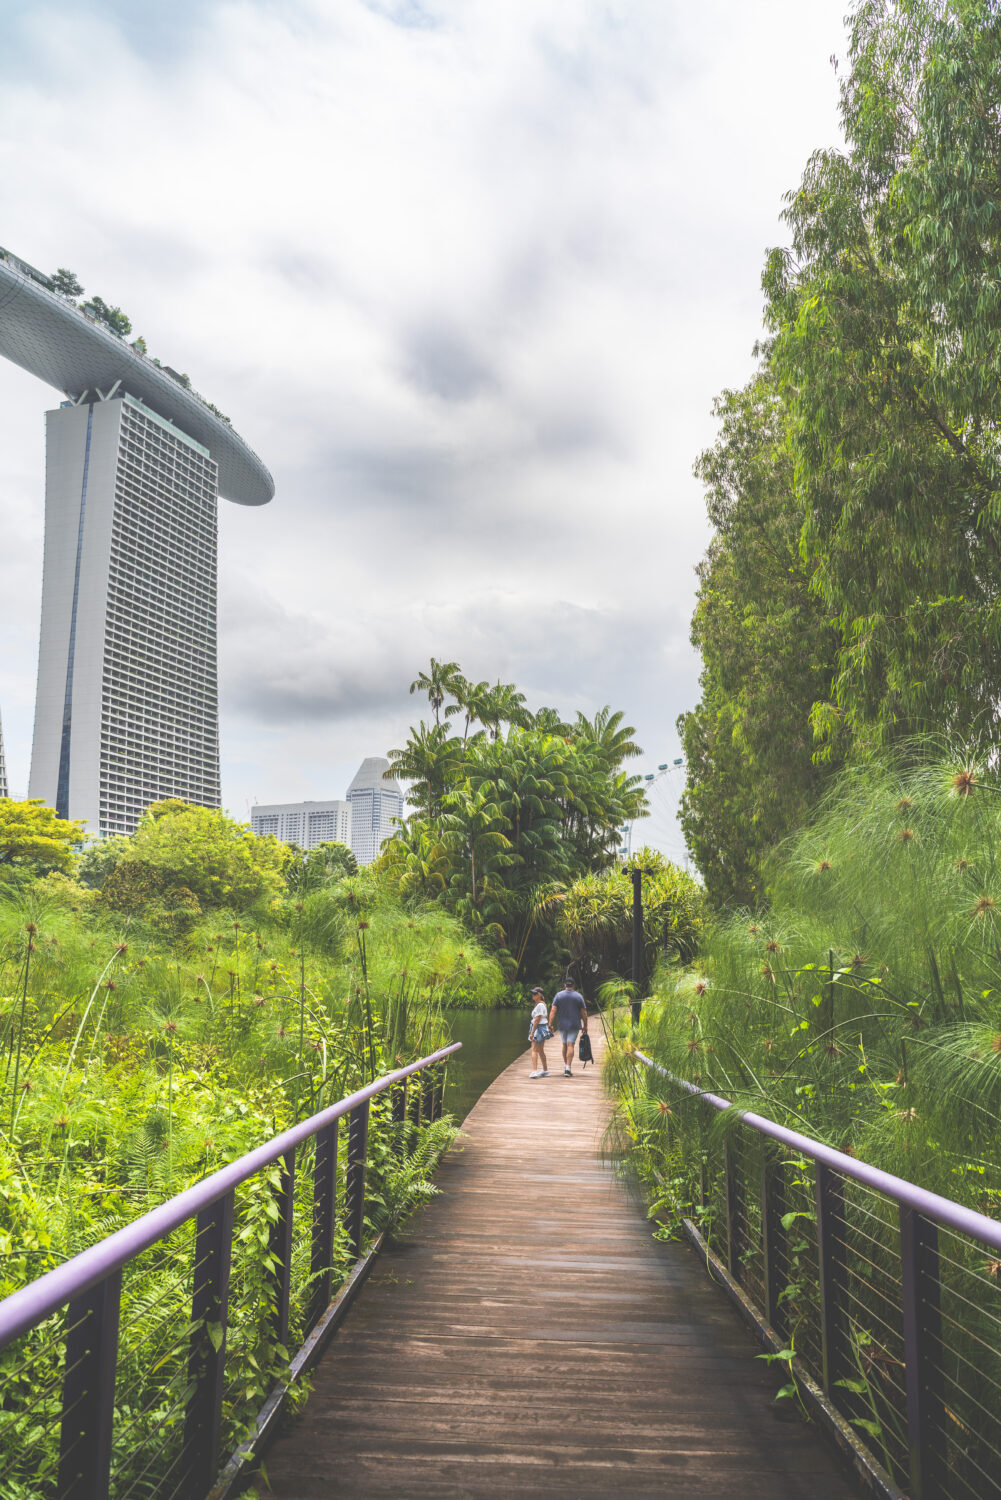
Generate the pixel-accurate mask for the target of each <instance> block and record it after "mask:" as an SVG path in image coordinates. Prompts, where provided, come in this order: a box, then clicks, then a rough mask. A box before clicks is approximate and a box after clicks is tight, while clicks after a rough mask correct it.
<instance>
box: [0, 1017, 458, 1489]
mask: <svg viewBox="0 0 1001 1500" xmlns="http://www.w3.org/2000/svg"><path fill="white" fill-rule="evenodd" d="M460 1046H461V1043H459V1042H456V1043H453V1044H452V1045H451V1046H449V1047H444V1048H442V1049H441V1050H440V1051H437V1052H434V1053H432V1054H430V1056H428V1057H423V1058H421V1059H420V1060H419V1061H418V1062H415V1063H411V1064H410V1065H409V1066H408V1067H404V1068H398V1069H397V1070H396V1071H395V1072H392V1073H389V1074H386V1075H385V1076H384V1077H382V1078H378V1079H376V1080H375V1081H374V1082H373V1083H370V1084H369V1085H368V1086H367V1087H366V1088H363V1089H359V1090H358V1091H357V1092H356V1093H353V1094H351V1095H349V1096H348V1097H347V1098H345V1099H341V1100H340V1101H339V1103H337V1104H334V1105H331V1106H330V1107H328V1108H327V1109H324V1110H321V1111H320V1112H319V1113H318V1114H316V1115H313V1116H312V1117H311V1118H310V1119H308V1120H304V1121H302V1122H301V1123H300V1124H298V1125H295V1126H293V1127H292V1128H291V1129H290V1130H286V1131H284V1132H283V1133H282V1134H281V1135H279V1136H276V1137H275V1138H274V1139H273V1140H271V1141H269V1142H268V1143H267V1144H266V1145H263V1146H260V1147H258V1148H257V1149H256V1150H254V1151H251V1152H249V1153H248V1154H247V1155H245V1156H242V1157H240V1158H239V1160H237V1161H234V1162H232V1163H230V1165H229V1166H226V1167H223V1168H222V1169H221V1170H219V1171H217V1172H214V1173H213V1174H212V1175H211V1176H210V1177H207V1178H205V1180H204V1181H202V1182H199V1183H197V1184H196V1185H195V1186H194V1187H190V1188H188V1189H187V1190H186V1191H184V1192H182V1193H180V1194H178V1195H177V1196H176V1197H173V1198H170V1199H169V1200H168V1201H167V1202H165V1203H163V1204H161V1205H160V1206H159V1207H158V1208H155V1209H153V1210H152V1211H151V1212H149V1213H147V1214H144V1215H143V1216H142V1217H141V1218H139V1219H136V1220H135V1221H134V1222H133V1223H131V1224H128V1225H126V1226H125V1227H124V1228H122V1229H119V1230H118V1231H117V1232H116V1233H114V1234H111V1235H109V1236H108V1237H107V1238H106V1239H102V1240H100V1241H99V1242H98V1243H97V1244H95V1245H93V1246H92V1247H91V1248H90V1249H87V1250H84V1251H83V1252H82V1253H81V1254H79V1255H76V1256H74V1257H73V1258H72V1259H71V1260H68V1261H67V1262H65V1264H63V1265H61V1266H58V1267H56V1269H54V1270H52V1271H49V1272H48V1273H47V1274H46V1275H44V1276H41V1277H39V1278H38V1280H36V1281H33V1282H30V1283H29V1284H28V1285H27V1286H24V1287H22V1288H21V1289H20V1290H19V1291H17V1292H15V1293H13V1295H12V1296H10V1297H7V1298H6V1299H5V1300H4V1301H2V1302H0V1500H7V1497H8V1496H11V1497H17V1500H24V1497H27V1496H29V1495H30V1496H31V1497H32V1500H36V1497H38V1500H50V1497H51V1500H108V1497H109V1496H114V1497H116V1500H126V1497H135V1500H204V1497H205V1496H206V1495H207V1494H208V1492H209V1490H210V1489H211V1487H212V1485H213V1483H214V1482H215V1481H216V1480H217V1476H218V1475H219V1471H220V1467H221V1459H222V1455H223V1454H224V1453H227V1452H230V1451H231V1450H232V1448H234V1447H236V1446H237V1445H238V1444H239V1443H240V1442H241V1440H246V1439H247V1437H248V1435H249V1434H250V1433H252V1432H253V1431H254V1430H255V1423H256V1426H257V1429H258V1430H260V1425H261V1424H260V1420H259V1418H260V1413H261V1411H262V1410H263V1409H264V1408H265V1407H267V1405H268V1402H269V1399H270V1401H271V1404H272V1405H273V1404H274V1394H273V1393H274V1391H275V1390H276V1389H281V1390H282V1391H284V1389H285V1387H284V1385H283V1384H282V1382H283V1381H284V1380H286V1379H287V1378H288V1371H289V1368H290V1366H292V1367H293V1369H294V1368H295V1367H296V1365H297V1362H298V1364H299V1365H300V1366H302V1364H303V1351H304V1350H306V1349H307V1348H308V1347H309V1345H310V1343H311V1342H314V1343H315V1340H316V1338H317V1336H318V1330H320V1329H321V1328H322V1327H323V1325H324V1323H325V1322H326V1321H329V1313H330V1307H331V1294H332V1290H333V1288H334V1285H335V1277H336V1276H338V1275H339V1273H343V1274H347V1273H348V1272H349V1270H350V1267H351V1266H352V1265H355V1266H356V1268H357V1267H359V1263H360V1261H361V1257H362V1256H363V1252H364V1249H365V1241H366V1225H367V1222H368V1221H367V1210H369V1211H370V1213H371V1216H372V1218H373V1219H374V1220H375V1221H376V1222H375V1226H374V1227H375V1228H376V1229H378V1227H379V1223H378V1218H379V1214H380V1212H381V1213H382V1215H383V1218H385V1215H386V1213H387V1212H388V1210H387V1207H386V1204H385V1200H384V1194H385V1191H386V1186H385V1185H386V1183H387V1182H388V1181H390V1180H391V1178H392V1164H393V1163H396V1164H397V1165H399V1163H400V1162H401V1161H406V1160H409V1161H411V1163H413V1157H412V1156H411V1157H409V1158H408V1157H407V1152H408V1148H409V1145H410V1142H411V1140H412V1139H413V1140H414V1142H415V1143H416V1145H419V1142H420V1140H421V1139H422V1137H421V1135H420V1133H419V1132H420V1129H421V1127H423V1126H426V1125H430V1124H431V1123H433V1122H434V1121H435V1120H436V1119H437V1118H438V1117H439V1116H440V1114H441V1112H442V1108H443V1095H444V1069H445V1060H446V1059H447V1058H448V1057H449V1056H450V1055H451V1054H452V1053H454V1052H456V1051H457V1050H458V1049H459V1047H460ZM416 1075H420V1076H419V1077H417V1076H416ZM415 1083H416V1085H417V1086H416V1087H415V1086H414V1084H415ZM380 1096H384V1097H380ZM373 1101H377V1104H376V1107H375V1109H373ZM370 1117H372V1118H373V1119H374V1127H373V1130H374V1134H373V1136H372V1137H371V1138H370V1129H369V1127H370ZM345 1118H346V1119H347V1121H348V1128H347V1141H346V1143H345V1142H344V1141H342V1140H339V1125H340V1121H341V1120H342V1119H345ZM424 1139H426V1137H424ZM415 1149H416V1146H415ZM418 1169H419V1163H418V1164H417V1166H416V1167H415V1170H418ZM370 1172H371V1174H372V1179H373V1182H374V1184H375V1186H374V1188H372V1187H371V1184H370V1190H369V1192H368V1194H367V1192H366V1183H367V1179H368V1177H369V1174H370ZM339 1184H340V1187H341V1197H342V1199H343V1211H342V1213H341V1214H340V1215H338V1212H337V1201H338V1185H339ZM293 1335H294V1339H295V1342H296V1345H297V1347H298V1350H299V1353H298V1354H297V1355H295V1356H293V1358H292V1359H291V1360H290V1359H289V1353H288V1346H289V1344H290V1342H292V1337H293Z"/></svg>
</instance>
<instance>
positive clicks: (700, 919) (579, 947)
mask: <svg viewBox="0 0 1001 1500" xmlns="http://www.w3.org/2000/svg"><path fill="white" fill-rule="evenodd" d="M633 868H637V869H643V870H645V871H647V872H648V873H647V874H646V876H645V877H644V879H643V882H642V884H641V887H640V892H641V901H642V907H643V937H644V943H645V959H646V968H647V971H648V972H650V971H651V970H652V969H653V968H654V966H655V964H656V963H657V962H658V961H659V960H661V959H664V958H666V959H667V960H668V961H672V962H677V961H679V960H680V961H681V962H682V963H690V962H691V960H692V959H693V958H694V956H695V953H696V950H697V948H698V943H699V937H700V935H701V933H702V930H703V927H704V925H705V894H704V892H703V890H702V887H701V886H700V885H699V884H698V883H697V882H696V881H695V880H694V879H693V878H692V877H691V876H690V875H688V874H686V872H685V871H684V870H681V869H679V868H678V866H677V865H672V864H671V863H670V862H669V861H668V860H666V859H665V858H664V857H663V855H661V854H658V853H657V852H656V850H653V849H641V850H640V851H639V852H638V853H637V854H635V855H633V857H632V858H631V859H630V860H629V862H628V864H627V865H625V866H621V865H619V866H616V867H614V868H613V869H611V870H605V871H602V872H600V873H598V874H593V875H584V876H582V877H581V878H580V879H579V880H575V881H573V882H572V883H571V884H570V885H568V886H567V887H566V888H565V889H564V890H561V891H558V892H556V893H554V894H553V895H552V896H551V897H550V898H549V899H548V901H547V902H546V904H545V908H544V910H543V912H542V913H540V916H542V917H543V919H544V920H548V921H550V922H551V923H552V924H553V926H554V927H555V929H556V931H557V932H558V934H559V936H560V938H561V939H562V941H563V942H564V944H565V945H566V948H567V951H568V952H569V955H570V967H571V970H572V972H573V974H574V975H575V977H576V978H577V979H578V981H579V983H580V984H581V985H582V986H583V990H584V993H585V995H586V996H587V997H588V998H590V997H591V996H592V995H593V994H594V993H595V991H596V989H597V987H598V986H599V985H601V984H603V983H605V982H606V981H608V980H609V979H611V978H612V977H613V976H615V975H618V974H624V973H628V972H629V968H630V964H631V961H632V953H631V944H632V925H633V917H632V906H633V894H632V892H633V887H632V880H631V878H630V870H631V869H633Z"/></svg>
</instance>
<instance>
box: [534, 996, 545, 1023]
mask: <svg viewBox="0 0 1001 1500" xmlns="http://www.w3.org/2000/svg"><path fill="white" fill-rule="evenodd" d="M547 1014H548V1012H547V1010H546V1007H545V1005H544V1004H543V1003H542V1001H541V1000H540V1001H539V1003H538V1005H537V1006H536V1007H535V1009H534V1010H533V1011H532V1020H533V1021H534V1020H535V1018H536V1016H546V1015H547Z"/></svg>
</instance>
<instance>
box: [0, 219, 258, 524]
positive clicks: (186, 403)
mask: <svg viewBox="0 0 1001 1500" xmlns="http://www.w3.org/2000/svg"><path fill="white" fill-rule="evenodd" d="M65 274H66V273H57V276H56V277H55V278H54V277H51V276H47V275H45V273H44V272H42V271H39V270H36V268H35V267H34V266H32V265H29V263H28V262H27V261H24V260H20V259H19V258H18V257H17V256H15V255H13V254H12V253H11V252H10V251H8V250H4V249H3V248H2V247H0V356H2V357H3V358H6V359H9V360H11V362H12V363H13V364H16V365H20V366H21V368H22V369H23V370H28V371H29V372H30V373H31V374H32V375H37V376H38V378H39V379H40V380H44V381H45V382H46V383H47V384H49V385H51V386H54V387H55V388H56V389H57V390H59V391H62V392H63V394H64V395H65V396H67V397H68V398H69V400H71V401H73V402H74V403H83V402H84V401H85V399H86V398H87V397H88V395H89V396H90V397H91V398H92V399H93V398H94V397H97V398H98V399H105V398H106V397H107V396H108V395H109V394H110V393H111V392H112V391H116V392H118V393H121V392H122V391H127V392H128V394H129V395H130V396H133V397H135V398H136V399H137V400H139V401H141V402H142V403H143V404H144V405H146V406H149V407H150V408H152V410H153V411H154V412H156V413H157V414H158V415H159V416H161V417H164V418H166V420H167V421H169V422H172V423H174V424H175V425H176V426H178V427H179V428H180V429H181V430H182V432H185V433H187V434H188V436H189V437H192V438H194V439H195V440H196V441H197V442H199V443H201V444H202V445H203V446H204V447H206V448H207V449H208V450H209V453H210V454H211V456H212V458H213V459H214V461H215V462H216V464H217V465H218V468H219V493H220V495H221V496H222V497H223V499H225V500H231V501H234V502H235V503H236V504H238V505H266V504H267V502H268V501H269V500H270V499H271V498H272V497H273V495H274V492H275V487H274V481H273V479H272V478H271V475H270V474H269V472H268V470H267V469H266V468H265V466H264V465H263V464H262V463H261V461H260V459H259V458H258V457H257V454H256V453H254V451H253V449H251V448H250V446H249V445H248V444H247V443H246V442H244V440H243V438H241V437H240V436H239V434H238V433H236V432H234V430H233V427H232V425H231V423H230V421H229V418H228V417H226V416H224V415H223V413H222V412H220V411H219V410H218V408H217V407H215V406H213V405H212V403H211V402H209V401H206V399H205V398H204V396H200V395H199V394H198V392H197V391H193V390H192V389H191V387H190V383H188V382H187V376H184V375H179V374H178V373H177V372H176V371H173V370H171V369H170V367H169V366H166V365H162V364H160V362H159V361H158V360H155V359H152V358H150V356H149V355H148V354H147V353H146V348H145V342H144V340H142V339H138V340H136V341H135V342H134V343H132V344H129V343H126V341H125V338H124V337H123V332H124V331H125V330H128V331H131V327H130V325H129V323H128V319H127V318H125V317H124V315H123V314H122V313H121V311H120V309H118V308H108V307H107V306H106V304H104V303H103V302H102V301H101V299H99V298H95V299H92V302H93V303H94V304H100V307H99V309H98V313H100V312H101V310H103V311H104V313H105V314H108V315H111V316H110V317H109V316H100V315H97V314H95V312H94V311H88V310H87V304H85V305H84V306H82V307H80V306H77V304H76V302H75V301H74V300H73V295H72V294H70V295H67V290H68V285H69V284H68V283H65V282H63V280H62V277H63V276H64V275H65ZM76 285H79V284H78V283H76ZM64 286H65V287H66V288H67V290H60V288H61V287H64ZM81 290H82V288H81ZM76 295H79V293H76ZM115 314H117V315H118V319H121V320H123V321H121V322H118V323H117V326H118V327H119V328H120V329H122V330H123V332H116V331H115V325H116V319H115V317H114V315H115Z"/></svg>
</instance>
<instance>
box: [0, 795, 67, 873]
mask: <svg viewBox="0 0 1001 1500" xmlns="http://www.w3.org/2000/svg"><path fill="white" fill-rule="evenodd" d="M82 840H83V824H82V823H75V822H71V821H70V820H69V819H67V818H60V817H59V816H58V815H57V814H56V813H54V812H53V811H52V808H51V807H46V806H45V805H44V804H43V802H42V800H41V798H40V797H30V798H29V799H28V801H27V802H14V801H12V800H11V799H10V798H7V797H5V798H2V799H0V867H2V866H4V865H8V866H23V867H27V868H28V869H30V870H33V871H36V872H38V871H42V870H69V869H71V868H72V864H73V849H74V847H75V846H76V845H77V844H79V843H81V842H82Z"/></svg>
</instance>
